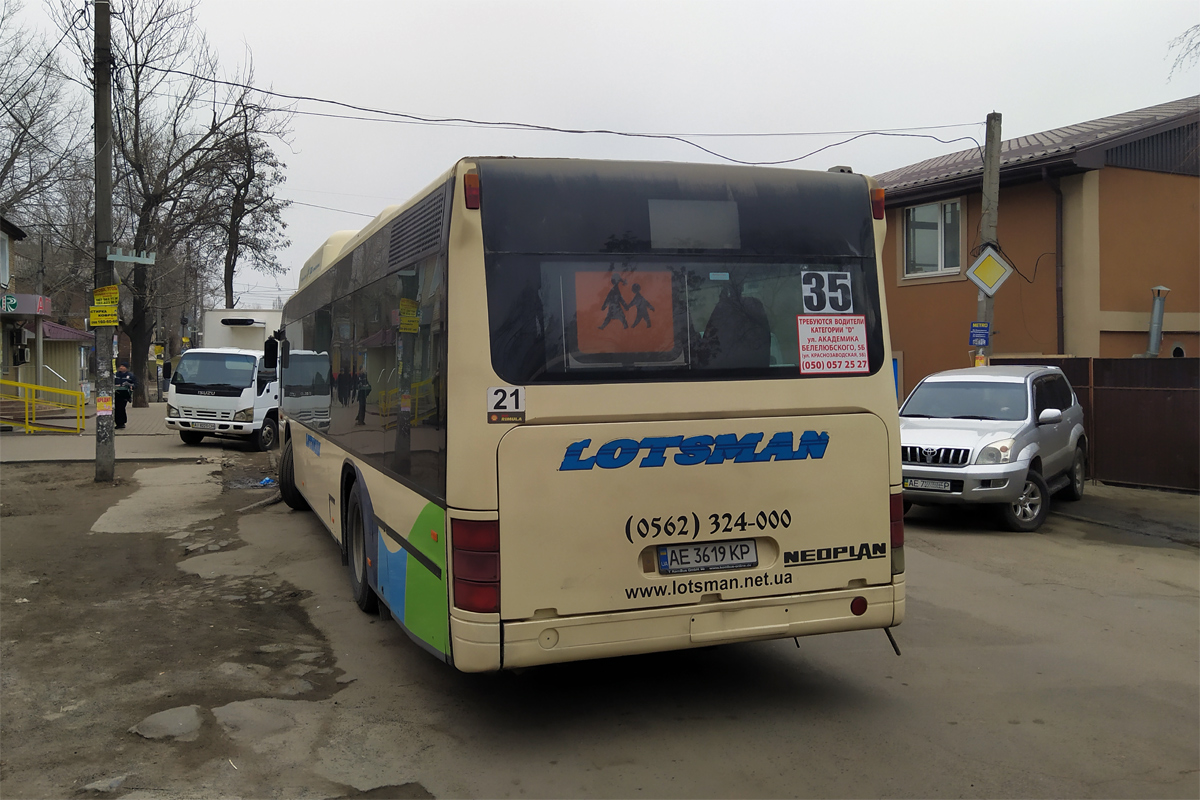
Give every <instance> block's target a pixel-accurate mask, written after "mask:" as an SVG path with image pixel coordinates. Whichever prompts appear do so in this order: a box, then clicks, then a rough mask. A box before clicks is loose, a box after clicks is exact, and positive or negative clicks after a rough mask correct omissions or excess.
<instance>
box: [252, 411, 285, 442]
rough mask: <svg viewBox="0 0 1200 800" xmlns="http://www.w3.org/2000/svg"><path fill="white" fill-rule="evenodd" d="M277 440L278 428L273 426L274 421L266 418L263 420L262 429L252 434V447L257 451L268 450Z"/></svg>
mask: <svg viewBox="0 0 1200 800" xmlns="http://www.w3.org/2000/svg"><path fill="white" fill-rule="evenodd" d="M278 438H279V426H278V425H276V424H275V420H274V419H272V418H271V417H267V418H266V419H264V420H263V424H262V427H261V428H259V429H258V430H257V431H255V432H254V446H255V448H257V449H258V450H270V449H271V448H272V447H274V446H275V440H276V439H278Z"/></svg>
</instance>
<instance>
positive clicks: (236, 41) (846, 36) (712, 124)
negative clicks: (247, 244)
mask: <svg viewBox="0 0 1200 800" xmlns="http://www.w3.org/2000/svg"><path fill="white" fill-rule="evenodd" d="M36 1H37V0H30V3H29V6H28V7H27V8H26V15H31V14H32V15H33V17H37V16H40V13H39V10H38V9H37V8H35V7H33V6H34V4H35V3H36ZM115 2H116V3H117V4H119V0H115ZM198 14H199V18H200V22H201V25H202V27H203V28H204V29H205V31H206V32H207V34H208V36H209V39H210V41H211V42H212V43H213V44H214V45H215V46H216V47H217V48H218V50H219V52H220V54H221V59H222V65H223V67H224V68H225V69H227V70H229V71H231V72H232V70H233V69H234V67H235V66H236V65H237V64H238V62H241V61H244V60H245V58H246V50H247V48H248V49H249V50H250V51H251V52H252V53H253V60H254V69H255V83H256V85H258V86H260V87H263V88H270V89H273V90H274V91H277V92H283V93H286V94H293V95H306V96H311V97H320V98H326V99H333V100H340V101H343V102H347V103H352V104H356V105H362V106H369V107H372V108H380V109H386V110H390V111H400V112H406V113H413V114H419V115H428V116H444V117H469V118H473V119H483V120H503V121H519V122H529V123H537V124H544V125H552V126H555V127H564V128H607V129H614V130H624V131H640V132H668V133H728V132H737V133H746V132H771V133H774V132H794V131H860V130H878V129H894V128H908V127H918V126H940V125H952V124H958V123H971V124H972V125H971V126H970V127H959V128H948V129H944V130H929V131H922V132H925V133H932V134H936V135H938V136H940V137H941V138H944V139H950V138H954V137H957V136H967V135H970V136H974V137H976V138H977V139H979V140H980V142H982V140H983V136H984V133H983V120H984V118H985V117H986V115H987V113H988V112H989V111H993V110H995V111H999V112H1001V113H1002V114H1003V115H1004V121H1003V135H1004V138H1006V139H1009V138H1013V137H1015V136H1020V135H1025V134H1030V133H1036V132H1038V131H1043V130H1048V129H1051V128H1056V127H1060V126H1063V125H1069V124H1072V123H1076V122H1083V121H1085V120H1089V119H1095V118H1098V117H1103V116H1108V115H1111V114H1117V113H1121V112H1123V111H1130V110H1133V109H1137V108H1143V107H1146V106H1150V105H1155V104H1157V103H1163V102H1167V101H1170V100H1177V99H1179V98H1182V97H1186V96H1188V95H1193V94H1198V93H1200V66H1196V65H1193V66H1192V67H1191V68H1189V69H1187V70H1186V71H1183V72H1176V74H1175V76H1174V78H1173V79H1171V80H1170V81H1168V74H1169V73H1170V70H1171V64H1172V62H1173V60H1174V53H1168V43H1169V42H1170V40H1171V39H1173V38H1174V37H1176V36H1178V35H1179V34H1181V33H1182V32H1183V31H1185V30H1186V29H1187V28H1188V27H1190V26H1192V25H1195V24H1197V23H1200V3H1197V2H1196V0H1137V1H1136V2H1135V1H1134V0H1121V1H1120V2H1113V1H1112V0H1108V1H1104V0H1086V1H1085V2H1061V1H1060V2H1053V1H1051V0H1028V1H1026V0H1020V1H1018V0H1004V1H1003V2H994V1H992V2H986V1H982V2H974V1H972V0H949V1H947V2H940V1H939V2H934V1H932V0H907V2H897V1H894V0H891V1H885V0H857V2H851V1H849V0H847V1H845V2H843V1H842V0H824V1H823V2H807V1H801V0H791V1H783V2H757V1H756V0H734V1H732V2H726V1H725V0H712V1H711V2H707V1H704V0H688V2H684V1H683V0H657V1H655V0H636V1H633V2H617V1H615V0H613V1H608V0H589V1H587V2H584V1H583V0H527V1H526V2H513V1H510V0H493V1H492V2H458V1H456V0H441V2H433V1H432V0H424V1H423V2H404V1H403V0H340V2H330V0H322V1H321V2H314V1H313V0H201V2H200V6H199V10H198ZM31 21H32V17H31ZM55 38H57V37H55ZM297 108H298V110H301V111H312V112H330V113H353V112H347V111H342V110H338V109H335V108H332V107H329V106H324V105H318V104H314V103H300V104H298V106H297ZM293 128H294V135H293V137H292V146H291V149H290V151H289V150H287V149H281V150H280V156H281V158H282V160H283V161H284V162H286V163H287V165H288V171H287V173H288V181H287V183H286V184H284V186H283V187H282V189H281V192H280V193H281V195H282V196H283V197H286V198H287V199H290V200H293V201H296V202H300V203H308V204H312V205H319V206H327V207H329V208H334V209H344V210H346V211H353V212H358V213H361V214H367V215H371V216H374V215H375V214H376V213H378V212H379V211H380V210H382V208H383V207H384V206H386V205H389V204H392V203H397V202H403V201H404V200H407V199H408V198H409V197H410V196H412V195H413V194H415V193H416V192H417V191H419V190H420V189H421V188H422V187H424V186H425V185H426V184H428V183H429V182H430V181H431V180H433V179H434V178H435V177H437V176H438V175H439V174H441V173H442V172H444V171H445V170H446V169H448V168H449V167H450V166H451V165H452V164H453V163H454V161H456V160H457V159H458V158H460V157H462V156H468V155H472V156H475V155H522V156H561V157H586V158H613V159H638V160H669V161H717V160H718V159H715V158H714V157H712V156H709V155H707V154H706V153H703V152H701V151H700V150H696V149H693V148H690V147H688V146H686V145H684V144H682V143H679V142H672V141H659V140H647V139H626V138H620V137H614V136H600V135H586V136H584V135H570V134H560V133H526V132H512V131H497V130H487V129H480V128H447V127H427V126H416V125H398V124H389V123H383V122H364V121H352V120H337V119H322V118H318V117H311V116H298V117H296V118H295V119H294V122H293ZM845 138H847V137H846V136H818V137H811V136H805V137H791V138H770V139H745V138H738V139H725V138H704V139H697V141H699V142H700V143H702V144H704V145H705V146H707V147H709V148H710V149H713V150H717V151H719V152H721V153H724V154H727V155H730V156H733V157H735V158H739V159H744V160H753V161H759V160H772V159H784V158H793V157H795V156H799V155H803V154H805V153H808V152H810V151H812V150H815V149H817V148H818V147H821V146H823V145H826V144H829V143H831V142H835V141H839V140H841V139H845ZM967 146H973V145H971V143H969V142H966V143H964V142H959V143H956V144H952V145H943V144H939V143H938V142H934V141H931V140H928V139H909V138H904V139H902V138H893V137H877V136H872V137H865V138H863V139H860V140H859V141H856V142H853V143H851V144H848V145H844V146H841V147H836V148H833V149H831V150H827V151H825V152H823V153H820V154H818V155H815V156H813V157H811V158H808V159H805V160H804V161H801V162H799V163H797V164H794V165H792V166H793V167H796V168H806V169H816V170H824V169H827V168H828V167H830V166H833V165H835V164H846V165H850V166H852V167H853V168H854V169H855V171H856V172H864V173H868V174H878V173H881V172H886V171H888V170H891V169H895V168H897V167H901V166H904V165H906V164H910V163H913V162H915V161H920V160H922V159H925V158H930V157H932V156H935V155H939V154H941V153H946V152H953V151H956V150H961V149H964V148H965V147H967ZM285 219H286V221H287V223H288V230H287V234H288V236H289V237H290V238H291V240H292V242H293V244H292V246H291V247H290V248H289V249H288V250H287V251H286V252H284V253H283V254H282V259H281V260H282V261H283V263H285V264H286V265H288V266H289V273H288V275H286V276H281V277H280V278H279V286H280V287H282V291H276V289H275V280H274V279H272V278H266V277H263V276H261V275H259V274H257V273H253V272H250V271H246V272H244V273H243V274H240V275H239V280H238V282H237V283H238V287H239V288H240V289H244V290H247V292H248V293H247V294H246V295H245V296H244V297H243V299H242V300H241V302H240V303H239V305H242V306H252V305H267V304H269V301H270V299H271V297H273V296H275V295H277V294H282V295H286V294H288V293H289V290H291V289H293V288H294V287H295V285H296V278H297V275H298V273H299V269H300V266H301V264H302V263H303V262H304V260H305V259H306V258H308V256H309V255H311V254H312V253H313V251H315V250H316V249H317V247H319V246H320V245H321V243H322V242H324V241H325V239H326V238H327V237H328V236H329V235H330V234H331V233H333V232H334V231H337V230H343V229H357V228H360V227H363V226H364V225H366V224H367V222H368V221H369V220H368V217H365V216H355V215H353V214H348V213H339V212H337V211H325V210H320V209H316V208H310V207H305V206H299V205H295V206H293V207H292V208H290V209H289V210H288V212H287V213H286V216H285Z"/></svg>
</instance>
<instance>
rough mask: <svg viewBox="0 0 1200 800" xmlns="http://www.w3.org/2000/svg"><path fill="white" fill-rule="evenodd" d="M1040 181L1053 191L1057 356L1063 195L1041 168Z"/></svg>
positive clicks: (1061, 345) (1063, 345) (1061, 334)
mask: <svg viewBox="0 0 1200 800" xmlns="http://www.w3.org/2000/svg"><path fill="white" fill-rule="evenodd" d="M1042 180H1043V181H1045V182H1046V183H1047V184H1048V185H1049V186H1050V188H1051V189H1052V190H1053V191H1054V303H1055V305H1054V309H1055V316H1056V317H1057V322H1058V354H1059V355H1065V354H1066V349H1067V334H1066V330H1065V328H1064V323H1063V193H1062V188H1061V187H1060V186H1059V184H1058V178H1051V177H1050V171H1049V170H1047V169H1046V168H1045V167H1042Z"/></svg>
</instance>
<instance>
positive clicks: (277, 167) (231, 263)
mask: <svg viewBox="0 0 1200 800" xmlns="http://www.w3.org/2000/svg"><path fill="white" fill-rule="evenodd" d="M261 113H262V112H261V110H260V109H251V108H247V109H246V111H245V115H244V116H243V126H242V131H241V134H240V135H239V136H237V137H234V138H233V139H232V140H231V141H230V147H229V149H228V156H229V157H228V160H227V162H226V165H225V169H224V172H223V173H222V176H221V178H222V180H221V184H220V186H219V201H218V205H219V206H220V208H221V210H222V211H223V212H224V215H223V216H222V217H221V218H220V219H219V220H218V221H217V223H216V227H217V230H218V231H219V233H220V236H221V245H222V249H223V250H224V270H223V273H222V277H223V279H224V280H223V282H224V287H225V307H226V308H233V307H234V303H235V301H234V296H233V276H234V273H235V272H236V270H237V266H238V262H239V261H240V260H241V259H242V258H243V257H245V258H246V260H248V261H249V262H250V264H251V266H252V267H253V268H254V269H256V270H258V271H260V272H265V273H267V274H268V275H278V274H280V273H282V272H283V271H284V269H283V266H282V265H281V264H280V263H279V258H278V256H277V251H278V250H280V249H282V248H284V247H287V246H288V245H289V244H290V242H289V241H288V240H287V239H286V238H285V237H284V235H283V231H284V229H285V228H286V224H285V223H284V222H283V218H282V214H283V210H284V209H285V208H286V207H287V205H288V203H287V202H286V201H283V200H280V199H279V198H277V197H276V196H275V194H274V190H275V188H276V187H277V186H279V185H280V184H282V183H283V182H284V181H285V180H286V177H285V176H284V173H283V170H284V167H285V165H284V164H282V163H280V161H279V159H278V158H277V157H276V156H275V152H274V150H272V149H271V146H270V144H268V143H267V141H266V140H265V138H264V137H263V136H261V135H256V134H255V133H254V131H255V130H263V129H266V128H268V127H269V125H264V124H261V123H260V122H258V121H257V120H256V119H255V118H256V117H258V116H260V115H261ZM279 135H280V136H282V133H281V134H279Z"/></svg>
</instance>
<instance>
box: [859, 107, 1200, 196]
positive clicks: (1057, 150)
mask: <svg viewBox="0 0 1200 800" xmlns="http://www.w3.org/2000/svg"><path fill="white" fill-rule="evenodd" d="M1198 111H1200V95H1195V96H1192V97H1185V98H1183V99H1182V100H1175V101H1172V102H1170V103H1163V104H1161V105H1157V106H1150V107H1149V108H1142V109H1138V110H1137V111H1127V112H1125V113H1124V114H1115V115H1113V116H1111V117H1102V118H1101V119H1094V120H1091V121H1089V122H1080V123H1078V124H1076V125H1067V126H1066V127H1063V128H1055V129H1054V130H1050V131H1043V132H1041V133H1035V134H1031V135H1029V136H1018V137H1017V138H1015V139H1006V140H1005V141H1003V142H1002V143H1001V144H1000V171H1001V175H1003V174H1004V173H1005V172H1006V171H1011V170H1013V169H1017V168H1019V167H1021V166H1027V165H1028V166H1032V165H1034V164H1036V163H1037V162H1040V161H1046V160H1052V159H1060V158H1069V157H1070V156H1071V155H1072V154H1074V153H1078V152H1079V151H1080V150H1083V149H1088V148H1093V147H1095V146H1097V145H1103V144H1104V143H1107V142H1111V143H1113V144H1116V143H1117V141H1116V140H1125V139H1127V138H1128V137H1129V135H1130V134H1134V133H1136V132H1138V131H1139V130H1142V129H1151V128H1153V129H1156V130H1157V129H1158V128H1160V127H1162V125H1163V123H1168V122H1170V121H1172V120H1174V119H1181V120H1182V118H1183V117H1186V116H1188V115H1195V114H1196V113H1197V112H1198ZM982 172H983V154H982V151H981V150H980V149H977V148H971V149H970V150H962V151H960V152H957V153H951V154H949V155H944V156H938V157H937V158H930V159H927V160H925V161H919V162H917V163H916V164H910V165H908V166H907V167H901V168H900V169H894V170H892V171H890V172H885V173H883V174H881V175H876V176H875V180H877V181H879V184H880V185H881V186H883V187H884V188H885V189H887V190H888V191H889V192H903V191H907V190H916V189H918V188H920V187H924V186H929V187H932V186H934V185H936V184H939V183H943V182H950V181H954V180H956V179H961V178H964V177H966V176H970V175H979V174H981V173H982Z"/></svg>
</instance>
